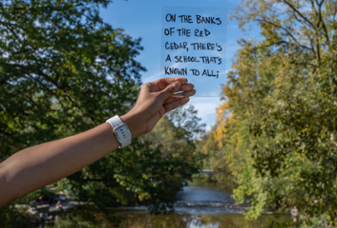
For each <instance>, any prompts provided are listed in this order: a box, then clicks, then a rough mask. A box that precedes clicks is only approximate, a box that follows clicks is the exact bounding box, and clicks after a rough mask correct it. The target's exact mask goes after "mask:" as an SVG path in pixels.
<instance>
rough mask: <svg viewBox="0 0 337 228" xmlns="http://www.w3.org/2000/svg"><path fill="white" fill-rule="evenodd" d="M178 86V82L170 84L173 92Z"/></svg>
mask: <svg viewBox="0 0 337 228" xmlns="http://www.w3.org/2000/svg"><path fill="white" fill-rule="evenodd" d="M179 86H180V82H174V83H173V84H172V88H173V89H174V90H177V89H178V88H179Z"/></svg>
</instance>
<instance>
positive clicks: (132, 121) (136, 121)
mask: <svg viewBox="0 0 337 228" xmlns="http://www.w3.org/2000/svg"><path fill="white" fill-rule="evenodd" d="M120 118H121V119H122V121H123V122H124V123H126V124H127V125H128V127H129V129H130V132H131V135H132V139H134V138H136V137H138V136H140V135H142V134H144V133H145V129H146V125H145V124H144V121H141V120H140V118H139V117H137V116H136V115H133V114H132V113H130V112H129V113H127V114H125V115H123V116H121V117H120Z"/></svg>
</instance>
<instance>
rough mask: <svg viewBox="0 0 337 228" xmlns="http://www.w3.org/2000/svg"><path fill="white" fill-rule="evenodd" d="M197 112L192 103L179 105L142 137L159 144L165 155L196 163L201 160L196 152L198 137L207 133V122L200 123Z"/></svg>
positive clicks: (154, 144)
mask: <svg viewBox="0 0 337 228" xmlns="http://www.w3.org/2000/svg"><path fill="white" fill-rule="evenodd" d="M197 113H198V111H197V110H195V109H194V106H192V105H190V106H189V107H179V108H177V109H175V110H173V111H171V112H170V113H167V114H166V115H165V116H163V118H162V119H161V120H160V121H159V122H158V124H157V125H156V127H155V128H154V129H153V131H152V132H150V133H148V134H146V135H144V136H142V139H145V140H149V141H151V142H152V143H153V144H152V146H153V147H157V146H159V147H160V149H161V150H162V152H163V156H164V157H166V156H168V155H172V156H173V157H180V158H181V159H182V160H185V161H187V162H189V163H190V164H196V163H197V162H199V161H200V160H201V158H200V157H199V156H198V154H197V153H196V144H197V143H198V137H199V136H202V135H203V134H204V133H205V124H200V121H201V119H200V118H198V117H197Z"/></svg>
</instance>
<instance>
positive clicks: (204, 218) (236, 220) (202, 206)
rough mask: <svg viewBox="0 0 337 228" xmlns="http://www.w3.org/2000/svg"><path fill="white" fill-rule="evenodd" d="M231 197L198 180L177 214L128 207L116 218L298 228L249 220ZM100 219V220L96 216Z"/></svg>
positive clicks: (133, 227)
mask: <svg viewBox="0 0 337 228" xmlns="http://www.w3.org/2000/svg"><path fill="white" fill-rule="evenodd" d="M231 194H232V192H231V190H230V189H227V190H226V189H225V190H224V189H222V188H221V187H220V185H219V184H215V183H209V182H207V181H206V179H194V180H193V182H189V183H188V186H185V187H184V188H183V190H182V191H180V192H178V193H177V199H178V201H177V202H176V203H175V212H174V213H173V214H168V215H150V214H149V213H148V211H147V210H146V208H145V207H125V208H119V209H118V210H117V213H116V214H115V215H116V216H117V217H123V218H124V219H123V220H122V221H121V223H120V226H119V227H122V228H276V227H279V228H292V227H295V225H294V223H293V221H292V219H291V217H290V216H289V215H276V214H263V215H262V216H260V218H259V219H257V220H253V221H252V220H247V219H245V217H244V215H243V214H244V213H245V212H246V210H245V207H244V205H235V201H234V199H232V198H231ZM96 217H99V216H98V215H96ZM77 221H80V222H81V221H82V219H77ZM68 222H69V221H67V220H63V221H62V219H61V220H59V223H56V224H55V227H57V228H58V227H73V225H71V224H69V223H68ZM83 222H84V221H83ZM84 223H85V222H84ZM103 223H104V224H103V225H102V226H100V227H104V228H110V227H111V228H112V227H113V226H111V225H109V224H107V223H106V222H103ZM67 224H68V225H67ZM81 227H89V226H81ZM90 227H91V226H90Z"/></svg>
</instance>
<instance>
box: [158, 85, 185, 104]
mask: <svg viewBox="0 0 337 228" xmlns="http://www.w3.org/2000/svg"><path fill="white" fill-rule="evenodd" d="M180 85H181V83H180V82H179V81H175V82H173V83H172V84H170V85H168V86H167V87H166V88H165V89H163V90H162V91H161V92H160V97H161V99H162V100H166V99H167V98H169V97H170V96H172V95H173V94H174V93H175V92H177V91H178V89H179V88H180Z"/></svg>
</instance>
